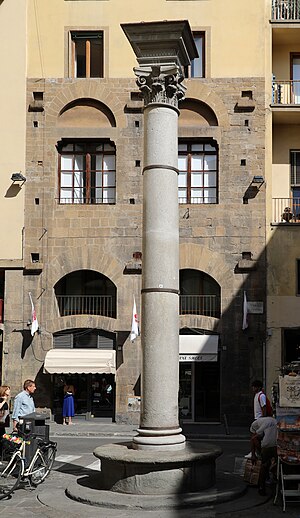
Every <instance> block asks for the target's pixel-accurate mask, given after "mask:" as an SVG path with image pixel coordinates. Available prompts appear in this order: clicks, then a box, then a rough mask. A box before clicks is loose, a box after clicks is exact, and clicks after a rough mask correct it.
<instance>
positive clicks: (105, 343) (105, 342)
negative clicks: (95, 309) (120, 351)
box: [97, 335, 114, 349]
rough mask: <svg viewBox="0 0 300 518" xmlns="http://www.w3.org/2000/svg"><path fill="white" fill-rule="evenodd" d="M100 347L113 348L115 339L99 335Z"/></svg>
mask: <svg viewBox="0 0 300 518" xmlns="http://www.w3.org/2000/svg"><path fill="white" fill-rule="evenodd" d="M97 348H98V349H113V348H114V341H113V340H112V339H111V338H107V337H106V336H101V335H98V343H97Z"/></svg>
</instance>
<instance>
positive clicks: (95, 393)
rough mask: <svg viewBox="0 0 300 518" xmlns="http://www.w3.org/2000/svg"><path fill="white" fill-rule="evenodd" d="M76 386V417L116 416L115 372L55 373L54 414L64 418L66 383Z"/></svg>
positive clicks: (57, 419) (107, 417)
mask: <svg viewBox="0 0 300 518" xmlns="http://www.w3.org/2000/svg"><path fill="white" fill-rule="evenodd" d="M65 384H68V385H73V386H74V388H75V396H74V405H75V418H79V419H93V418H105V419H109V420H111V421H114V418H115V376H114V375H113V374H105V373H103V374H101V373H98V374H84V373H83V374H54V375H53V414H54V419H55V421H57V422H60V421H61V420H62V406H63V398H64V385H65Z"/></svg>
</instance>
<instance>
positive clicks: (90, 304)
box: [56, 295, 116, 318]
mask: <svg viewBox="0 0 300 518" xmlns="http://www.w3.org/2000/svg"><path fill="white" fill-rule="evenodd" d="M56 299H57V303H58V309H59V313H60V316H62V317H65V316H68V315H101V316H103V317H111V318H116V303H115V298H114V297H113V296H112V295H57V296H56Z"/></svg>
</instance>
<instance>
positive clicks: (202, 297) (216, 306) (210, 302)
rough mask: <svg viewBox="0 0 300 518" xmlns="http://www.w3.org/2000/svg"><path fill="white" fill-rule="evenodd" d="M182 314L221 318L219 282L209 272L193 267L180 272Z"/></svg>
mask: <svg viewBox="0 0 300 518" xmlns="http://www.w3.org/2000/svg"><path fill="white" fill-rule="evenodd" d="M179 283H180V315H204V316H207V317H214V318H220V295H221V288H220V286H219V284H218V283H217V282H216V281H215V280H214V279H213V278H212V277H211V276H210V275H208V274H206V273H204V272H201V271H198V270H192V269H188V268H187V269H183V270H180V272H179Z"/></svg>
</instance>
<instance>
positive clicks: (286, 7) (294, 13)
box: [272, 0, 300, 22]
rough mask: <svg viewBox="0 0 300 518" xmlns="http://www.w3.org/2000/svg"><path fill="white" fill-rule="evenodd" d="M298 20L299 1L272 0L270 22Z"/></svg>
mask: <svg viewBox="0 0 300 518" xmlns="http://www.w3.org/2000/svg"><path fill="white" fill-rule="evenodd" d="M299 20H300V1H299V0H273V1H272V21H279V22H282V21H283V22H284V21H287V22H293V21H299Z"/></svg>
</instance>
